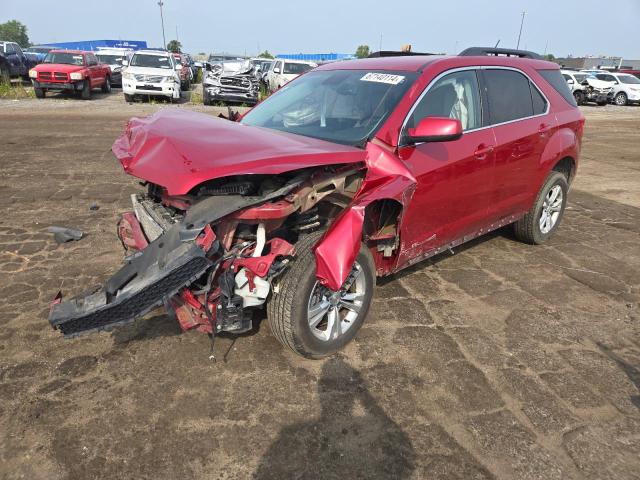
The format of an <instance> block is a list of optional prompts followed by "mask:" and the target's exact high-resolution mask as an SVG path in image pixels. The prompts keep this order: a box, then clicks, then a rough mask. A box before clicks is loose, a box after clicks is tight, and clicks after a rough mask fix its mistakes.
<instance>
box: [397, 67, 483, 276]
mask: <svg viewBox="0 0 640 480" xmlns="http://www.w3.org/2000/svg"><path fill="white" fill-rule="evenodd" d="M424 117H450V118H457V119H459V120H460V121H461V123H462V128H463V131H464V133H463V135H462V137H461V138H460V139H458V140H454V141H450V142H434V143H421V144H416V145H411V146H404V147H403V146H401V147H400V148H399V156H400V158H401V159H402V160H403V161H404V162H405V163H406V164H407V166H408V167H409V169H410V170H411V171H412V173H413V175H414V176H415V178H416V180H417V186H416V191H415V193H414V195H413V198H412V200H411V203H410V205H409V206H408V208H407V210H406V212H405V214H404V216H403V221H402V230H401V239H402V243H403V247H402V249H401V250H402V255H401V258H399V259H398V265H399V266H400V265H402V264H405V263H406V261H408V260H409V259H411V258H415V257H418V256H420V255H421V254H423V253H426V252H429V251H431V250H433V249H436V248H440V247H442V246H446V245H449V244H450V243H451V242H453V241H455V240H456V239H460V238H462V237H464V236H465V235H468V234H471V233H473V232H476V231H477V230H478V229H480V228H481V227H482V226H483V225H484V223H485V220H486V215H487V209H488V204H489V199H490V196H491V192H492V190H493V188H494V186H493V175H492V171H493V162H494V147H495V138H494V135H493V130H492V129H491V128H483V113H482V102H481V95H480V88H479V82H478V73H477V71H476V70H475V69H465V70H459V71H454V72H452V73H449V74H446V75H444V76H442V77H440V78H439V79H438V80H436V81H435V83H432V84H431V85H430V86H429V87H427V90H426V93H423V95H422V98H421V99H420V100H419V101H418V102H417V104H416V105H415V107H414V109H413V111H412V113H410V115H409V118H408V120H407V122H406V125H405V127H404V128H411V127H414V126H416V125H417V123H418V122H419V121H420V120H421V119H422V118H424Z"/></svg>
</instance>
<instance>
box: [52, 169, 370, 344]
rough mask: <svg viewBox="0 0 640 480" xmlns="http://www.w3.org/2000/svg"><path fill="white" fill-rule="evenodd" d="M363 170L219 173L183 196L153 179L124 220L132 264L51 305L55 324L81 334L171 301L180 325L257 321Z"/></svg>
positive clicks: (218, 326) (224, 327) (220, 327)
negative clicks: (303, 241) (301, 246)
mask: <svg viewBox="0 0 640 480" xmlns="http://www.w3.org/2000/svg"><path fill="white" fill-rule="evenodd" d="M362 177H363V171H362V169H354V168H353V166H340V165H337V166H331V167H324V168H313V169H305V170H301V171H296V172H293V173H290V174H284V175H278V176H273V175H268V176H267V175H264V176H261V175H253V176H236V177H234V178H224V179H217V180H213V181H211V182H207V183H205V184H202V185H200V186H198V187H197V188H196V189H195V190H194V192H193V193H192V194H189V195H180V196H168V195H167V194H166V191H165V190H164V189H163V188H162V187H159V186H158V185H155V184H152V183H148V184H147V192H146V193H144V194H135V195H133V196H132V203H133V211H131V212H125V213H124V214H123V215H122V218H121V220H120V222H119V223H118V236H119V237H120V239H121V241H122V244H123V246H124V247H125V249H126V251H127V254H128V256H127V258H126V263H125V265H124V266H123V267H122V268H121V269H120V271H118V272H117V273H116V274H115V275H114V276H113V277H112V278H111V279H110V280H109V281H108V282H107V284H106V285H105V287H104V288H102V289H100V290H98V291H96V292H92V293H91V294H90V295H89V296H80V297H77V298H74V299H70V300H69V301H68V302H64V303H59V304H56V305H54V307H53V309H52V312H51V315H50V321H51V324H52V325H53V326H54V327H55V328H57V329H59V330H60V331H61V332H62V333H63V334H64V335H65V336H74V335H77V334H79V333H83V332H88V331H92V330H101V329H105V328H109V327H111V326H113V325H115V324H122V323H126V322H129V321H132V320H134V319H135V318H137V317H139V316H141V315H144V314H145V313H147V312H148V311H149V310H150V309H152V308H154V307H156V306H159V305H161V304H163V303H164V305H165V307H167V310H168V311H169V312H172V313H173V314H175V317H176V318H177V320H178V322H179V323H180V326H181V327H182V329H183V330H189V329H193V328H197V329H198V330H200V331H202V332H206V333H211V332H213V331H214V328H215V331H217V332H220V331H227V332H234V333H242V332H245V331H247V330H250V329H251V327H252V323H251V318H252V315H251V313H250V312H249V311H248V310H247V309H250V308H251V307H258V306H261V305H262V304H263V303H264V302H265V300H266V298H267V296H268V295H269V293H270V291H271V288H272V283H273V280H274V279H275V278H276V277H277V276H278V275H279V274H280V273H281V272H282V270H283V269H284V268H285V267H286V265H287V262H288V261H289V259H290V258H291V257H292V256H293V255H294V244H295V243H296V242H297V240H298V237H299V236H301V235H304V234H306V233H310V232H312V231H315V230H318V229H320V228H323V227H324V226H326V225H327V223H328V221H329V219H330V218H332V217H334V216H335V215H336V213H337V212H338V211H340V210H342V209H344V208H345V206H346V205H348V204H349V202H350V201H351V199H352V198H353V196H354V195H355V193H356V192H357V191H358V189H359V188H360V185H361V183H362ZM185 287H186V288H185Z"/></svg>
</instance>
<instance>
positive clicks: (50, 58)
mask: <svg viewBox="0 0 640 480" xmlns="http://www.w3.org/2000/svg"><path fill="white" fill-rule="evenodd" d="M44 63H58V64H60V63H62V64H65V65H83V58H82V54H81V53H66V52H57V53H47V56H46V57H44Z"/></svg>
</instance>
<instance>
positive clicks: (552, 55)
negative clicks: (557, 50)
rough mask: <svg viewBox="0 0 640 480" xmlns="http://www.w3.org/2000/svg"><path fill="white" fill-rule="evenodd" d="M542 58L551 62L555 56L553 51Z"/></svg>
mask: <svg viewBox="0 0 640 480" xmlns="http://www.w3.org/2000/svg"><path fill="white" fill-rule="evenodd" d="M544 58H546V59H547V60H549V61H551V62H553V61H554V60H555V59H556V56H555V55H554V54H553V53H547V54H546V55H545V56H544Z"/></svg>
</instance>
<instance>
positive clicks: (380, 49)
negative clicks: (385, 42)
mask: <svg viewBox="0 0 640 480" xmlns="http://www.w3.org/2000/svg"><path fill="white" fill-rule="evenodd" d="M378 51H379V52H381V51H382V33H380V48H379V49H378Z"/></svg>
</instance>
